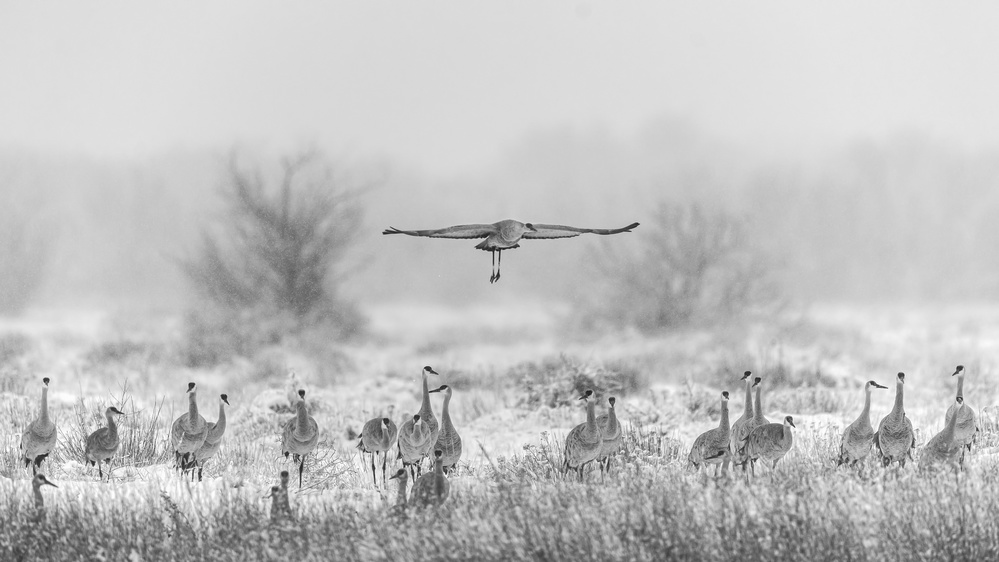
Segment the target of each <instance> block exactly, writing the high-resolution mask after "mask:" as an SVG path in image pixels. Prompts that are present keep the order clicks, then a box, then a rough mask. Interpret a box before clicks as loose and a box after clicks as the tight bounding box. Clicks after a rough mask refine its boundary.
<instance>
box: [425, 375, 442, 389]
mask: <svg viewBox="0 0 999 562" xmlns="http://www.w3.org/2000/svg"><path fill="white" fill-rule="evenodd" d="M434 374H437V373H434ZM442 390H444V387H443V386H442V387H439V388H435V389H433V390H430V391H428V392H440V391H442Z"/></svg>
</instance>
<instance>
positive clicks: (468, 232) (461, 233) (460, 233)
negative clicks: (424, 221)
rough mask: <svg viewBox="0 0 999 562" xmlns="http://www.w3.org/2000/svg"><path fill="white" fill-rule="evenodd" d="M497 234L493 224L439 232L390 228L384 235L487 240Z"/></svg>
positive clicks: (384, 231)
mask: <svg viewBox="0 0 999 562" xmlns="http://www.w3.org/2000/svg"><path fill="white" fill-rule="evenodd" d="M495 232H496V226H495V225H492V224H459V225H457V226H449V227H447V228H438V229H437V230H399V229H398V228H395V227H394V226H393V227H389V228H386V229H385V230H383V231H382V234H406V235H408V236H428V237H430V238H485V237H487V236H489V235H490V234H494V233H495Z"/></svg>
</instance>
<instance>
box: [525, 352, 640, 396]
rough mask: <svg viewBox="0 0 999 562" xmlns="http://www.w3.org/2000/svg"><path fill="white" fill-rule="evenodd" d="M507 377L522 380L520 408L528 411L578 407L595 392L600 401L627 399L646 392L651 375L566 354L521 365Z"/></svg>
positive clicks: (624, 366)
mask: <svg viewBox="0 0 999 562" xmlns="http://www.w3.org/2000/svg"><path fill="white" fill-rule="evenodd" d="M507 378H512V379H514V380H518V381H521V383H522V386H524V388H525V394H524V396H523V397H522V399H521V401H520V405H521V406H523V407H526V408H531V409H534V408H539V407H548V408H559V407H563V406H570V405H572V404H576V403H577V402H576V401H577V400H578V399H579V397H580V396H581V395H582V394H583V393H584V392H586V390H588V389H592V390H593V391H594V392H595V393H596V395H597V398H598V399H599V400H605V399H607V398H609V397H610V396H625V395H628V394H633V393H636V392H639V391H642V390H645V389H647V388H648V386H649V380H648V376H647V375H646V374H645V373H643V372H641V371H639V370H638V369H635V368H632V367H628V366H626V365H624V364H618V365H613V366H612V365H607V366H601V365H594V364H590V363H585V362H580V361H578V360H576V359H573V358H571V357H568V356H566V355H564V354H563V355H560V356H559V357H558V358H557V359H556V358H549V359H546V360H544V361H542V362H541V363H533V362H531V363H522V364H520V365H517V366H515V367H513V368H512V369H511V370H510V372H509V374H508V376H507Z"/></svg>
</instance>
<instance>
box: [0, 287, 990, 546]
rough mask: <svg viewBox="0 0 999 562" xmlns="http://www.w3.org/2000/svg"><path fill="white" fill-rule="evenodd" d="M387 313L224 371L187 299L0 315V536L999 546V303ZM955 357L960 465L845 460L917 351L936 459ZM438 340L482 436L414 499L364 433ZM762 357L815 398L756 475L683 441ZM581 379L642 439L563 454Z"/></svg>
mask: <svg viewBox="0 0 999 562" xmlns="http://www.w3.org/2000/svg"><path fill="white" fill-rule="evenodd" d="M369 312H370V314H371V317H372V322H371V325H370V331H371V336H370V337H369V338H367V339H365V340H364V341H363V342H360V343H356V344H346V345H336V346H334V345H331V346H329V348H328V349H327V350H326V352H325V353H322V354H316V353H315V352H314V351H311V352H306V351H304V350H303V348H299V347H298V346H296V345H293V344H284V345H282V346H280V347H274V348H272V349H265V350H262V351H261V352H260V353H258V354H257V355H256V356H255V357H254V358H253V359H252V360H240V361H236V362H232V363H229V364H226V365H225V366H224V367H220V368H216V369H212V370H207V369H192V368H187V367H184V366H182V365H181V364H179V362H178V361H176V359H175V354H174V353H173V349H172V346H173V345H174V344H173V342H174V341H175V339H176V338H177V330H178V319H176V318H173V317H170V316H159V315H155V314H150V315H148V316H147V317H143V318H134V317H129V316H124V315H116V314H113V313H98V312H89V311H82V312H81V311H76V312H74V311H33V312H31V313H30V314H28V315H26V316H25V317H23V318H22V319H19V320H17V321H5V322H4V323H2V324H0V393H2V396H3V400H2V409H0V427H2V428H3V436H2V437H3V441H2V458H0V501H2V504H3V505H2V506H0V529H2V530H0V559H3V560H31V559H94V560H97V559H108V560H123V559H131V560H159V559H176V560H189V559H190V560H200V559H209V560H228V559H233V560H234V559H243V560H254V559H276V558H278V559H279V558H285V557H287V558H289V559H291V558H292V557H295V558H301V559H316V560H325V559H337V560H399V559H404V558H405V559H477V560H488V559H493V560H507V559H529V560H556V559H560V560H585V559H593V560H641V559H664V558H665V559H729V558H732V557H736V556H747V557H749V558H771V559H787V560H791V559H800V560H819V559H837V560H842V559H848V558H852V559H868V558H869V559H896V558H906V559H920V558H923V559H941V558H951V559H953V558H965V557H971V556H975V555H977V554H978V553H980V552H988V551H989V549H993V550H991V551H992V552H994V549H996V548H999V539H997V538H996V537H999V523H996V521H995V519H994V518H993V517H991V515H990V514H992V513H995V511H996V509H997V508H999V493H997V492H996V491H995V484H996V474H997V471H996V469H997V468H999V460H997V458H996V453H995V452H996V451H997V450H999V448H997V446H999V437H997V433H996V428H995V426H994V424H993V420H994V419H995V416H994V413H995V408H994V406H993V405H994V404H996V401H997V397H996V392H995V389H996V388H997V385H996V382H997V377H999V372H997V366H996V364H995V358H996V357H999V310H997V309H994V308H987V307H975V306H968V307H949V308H946V309H930V308H925V309H920V310H914V309H905V308H877V307H858V306H853V307H831V306H830V307H814V308H812V309H810V310H807V311H799V312H797V313H795V314H787V315H786V316H784V317H782V318H780V319H775V320H773V322H772V323H769V324H764V323H757V324H753V325H750V326H741V327H728V328H716V329H710V330H707V329H705V330H701V331H697V330H692V331H686V332H683V333H677V334H673V335H668V336H661V337H656V338H652V337H647V336H641V335H638V334H636V333H616V334H609V335H605V336H602V337H599V338H592V337H591V338H589V339H581V338H579V337H571V336H568V335H566V336H560V335H559V334H563V333H566V330H563V329H562V327H563V324H562V320H561V318H562V315H563V314H564V313H565V311H564V310H561V309H557V308H550V307H545V306H524V305H517V304H511V305H510V306H504V307H502V308H489V307H474V306H473V307H470V308H466V309H462V310H450V309H445V308H442V307H432V306H412V305H393V306H389V305H383V306H380V307H378V308H375V309H372V310H370V311H369ZM957 364H963V365H965V366H966V368H967V371H968V376H967V382H966V387H965V390H964V396H965V398H966V401H967V403H968V404H969V405H971V406H972V407H973V408H975V409H976V410H977V411H978V412H979V414H980V416H981V419H980V426H981V428H982V433H981V435H980V437H979V439H978V442H977V444H976V446H975V449H974V452H973V454H971V455H970V456H969V457H968V460H967V462H966V470H965V471H964V472H962V473H961V474H959V475H955V474H954V473H953V472H944V473H940V474H936V475H924V474H919V473H917V471H916V469H915V466H914V465H915V463H911V464H910V465H909V466H908V467H907V468H905V469H904V470H902V471H901V472H896V471H895V470H894V469H892V470H889V471H884V470H882V469H881V468H879V467H877V466H875V464H874V463H873V462H871V463H869V464H868V465H867V466H866V467H864V468H863V470H862V473H861V474H858V473H857V472H856V471H851V470H847V469H845V468H836V462H835V459H836V456H837V454H838V448H839V441H840V435H841V432H842V430H843V427H844V426H845V425H846V424H848V423H850V422H851V421H853V420H854V419H855V418H856V416H857V415H858V413H859V412H860V409H861V407H862V401H863V390H862V387H863V383H864V382H865V381H867V380H869V379H874V380H876V381H878V382H880V383H881V384H884V385H886V386H889V390H886V391H879V392H878V393H876V394H875V396H874V398H873V407H872V415H871V417H872V419H873V422H874V424H875V425H877V421H878V420H879V419H880V418H881V417H882V416H884V415H885V414H886V413H887V412H888V411H889V410H890V409H891V405H892V402H893V397H894V375H895V373H896V372H898V371H904V372H905V373H906V376H907V379H906V380H907V385H906V413H907V414H908V416H909V418H910V419H911V420H912V422H913V424H914V426H915V427H916V431H917V437H916V441H917V451H916V453H915V457H916V459H918V458H919V453H920V451H919V449H918V447H920V446H922V445H923V444H924V443H925V442H926V441H927V440H928V439H929V438H930V437H931V436H932V435H934V434H935V433H937V432H938V431H940V430H941V429H942V427H943V414H944V412H945V411H946V408H947V407H948V405H949V404H951V403H952V401H953V397H954V393H955V384H954V379H952V377H950V374H951V373H952V372H953V368H954V366H955V365H957ZM424 365H431V366H433V367H434V369H436V370H437V371H438V372H439V373H440V377H439V380H434V381H432V382H431V384H432V385H436V384H447V385H450V386H451V387H452V388H453V389H454V397H453V399H452V402H451V415H452V418H453V420H454V424H455V426H456V428H457V430H458V432H459V433H460V434H461V436H462V439H463V441H464V451H463V455H462V458H461V461H460V463H459V468H458V471H457V474H456V475H453V476H452V477H451V479H450V480H451V482H452V487H451V495H450V497H449V498H448V500H447V502H446V503H445V504H444V505H443V506H442V507H441V508H434V509H426V510H413V509H411V510H409V511H408V512H407V513H408V517H405V518H400V517H397V516H390V513H391V508H392V506H393V504H394V503H395V501H396V487H395V483H394V482H393V481H390V482H389V486H388V488H387V489H385V488H382V487H381V486H380V484H381V474H379V475H378V478H379V486H374V485H372V481H371V474H370V468H369V465H368V463H369V462H370V461H369V460H368V459H367V457H365V458H362V457H361V455H360V454H359V452H358V450H357V448H356V445H357V439H356V436H357V433H358V432H359V431H360V429H361V426H362V425H363V424H364V422H365V421H367V420H368V419H371V418H374V417H380V416H390V417H391V418H392V419H393V420H395V421H396V422H397V423H399V424H401V422H402V420H404V419H406V418H407V416H410V415H412V414H413V413H415V412H416V411H417V410H418V409H419V407H420V401H421V386H420V385H421V371H422V368H423V366H424ZM747 369H748V370H752V371H753V372H754V373H755V374H756V375H759V376H761V377H763V379H764V388H765V391H764V410H765V412H766V416H767V417H768V418H769V419H770V420H779V419H781V418H782V417H783V416H785V415H793V416H794V420H795V423H796V426H797V429H796V430H795V432H794V444H793V446H792V449H791V451H790V452H789V453H788V455H787V456H786V457H785V458H784V459H783V460H781V461H780V463H779V464H778V466H777V470H776V472H772V471H770V470H769V469H768V468H763V469H760V467H759V466H758V467H757V469H758V470H757V473H758V475H757V477H756V478H755V479H748V478H746V477H745V476H743V475H742V474H741V473H737V474H734V475H728V476H727V477H724V478H719V479H716V478H714V477H713V469H712V470H709V471H708V472H707V473H705V472H697V471H695V470H693V469H691V468H690V466H689V463H688V462H687V460H686V456H687V452H688V451H689V449H690V445H691V443H692V442H693V440H694V438H695V437H696V436H697V435H698V434H700V433H701V432H703V431H706V430H708V429H710V428H712V427H715V426H717V424H718V416H719V403H718V395H719V393H720V391H721V390H729V391H730V392H731V393H732V402H731V417H732V420H734V419H735V418H736V417H738V416H739V415H740V413H741V411H742V396H743V394H742V388H743V387H742V385H741V383H740V382H739V376H740V375H741V373H742V371H744V370H747ZM43 377H50V378H51V380H52V382H51V385H50V391H49V395H48V398H49V408H50V411H51V415H52V417H53V419H54V420H55V422H56V423H57V426H58V428H59V444H58V446H57V448H56V450H55V451H54V452H53V454H52V455H51V456H50V457H49V459H47V460H46V461H45V462H44V463H43V465H42V471H43V472H44V473H45V474H46V476H47V477H48V478H49V479H50V480H52V481H53V482H54V483H56V484H57V485H58V488H49V487H46V488H44V489H43V490H42V492H43V496H44V499H45V508H44V510H45V519H44V521H43V522H38V521H37V520H36V519H35V513H34V507H33V502H32V495H31V494H32V492H31V481H30V480H31V471H30V469H25V468H24V467H23V466H22V465H21V464H20V463H19V461H18V456H19V455H18V444H19V442H20V436H21V432H22V431H23V429H24V427H25V426H26V424H27V423H28V421H30V419H33V417H35V416H37V413H38V410H39V398H40V395H41V386H42V385H41V379H42V378H43ZM189 381H191V382H196V383H197V385H198V387H197V388H198V393H197V397H198V403H199V407H200V409H201V413H202V414H203V415H204V416H205V417H206V419H208V420H209V421H214V420H215V418H216V417H217V411H218V407H219V398H218V397H219V394H221V393H226V394H227V395H228V397H229V402H230V404H231V406H230V407H228V408H227V410H226V413H227V419H228V428H227V432H226V434H225V437H224V440H223V445H222V449H221V451H220V453H219V454H218V455H217V456H216V457H215V458H214V459H212V460H210V461H208V463H206V465H205V467H204V478H203V480H202V481H201V482H197V481H195V482H191V481H190V479H189V478H182V477H181V476H180V475H179V474H178V473H177V471H176V470H174V469H173V467H172V462H173V454H172V451H170V450H169V447H170V445H169V430H170V424H171V423H172V422H173V420H174V419H175V418H176V417H177V416H179V415H180V414H181V413H183V412H185V411H186V408H187V396H186V394H185V390H186V389H187V383H188V382H189ZM298 388H303V389H305V390H306V392H307V404H308V406H309V408H310V414H311V415H313V416H314V417H315V418H316V419H317V421H318V423H319V427H320V443H319V447H318V453H317V454H316V455H315V456H311V457H309V458H308V460H307V462H306V464H305V474H304V481H303V485H302V487H301V488H299V487H298V486H297V482H293V486H292V493H291V506H292V510H293V512H294V513H295V515H296V518H295V520H294V522H293V523H291V524H284V525H272V524H271V523H270V517H269V511H270V506H271V499H270V498H269V497H267V496H268V492H269V491H270V488H271V486H272V485H274V484H276V483H277V480H278V473H279V472H280V471H281V470H284V469H288V470H291V471H293V472H294V470H295V468H296V467H295V466H293V465H292V463H291V462H289V461H286V460H285V459H284V458H283V457H282V456H281V455H280V444H279V440H280V432H281V427H282V425H283V423H284V422H285V421H286V420H287V419H289V418H290V417H291V416H292V412H293V410H292V406H293V398H292V397H293V396H294V393H295V391H296V390H297V389H298ZM585 388H594V389H595V390H596V391H597V393H598V395H600V402H599V404H600V406H599V407H598V409H597V413H598V415H599V414H601V413H604V411H605V407H606V398H607V397H608V396H609V395H612V394H613V395H615V396H616V397H617V412H618V416H619V418H620V419H621V421H622V423H623V424H624V428H625V447H624V450H623V451H622V452H621V453H620V454H619V455H618V457H617V459H616V460H615V465H614V468H613V470H612V472H611V474H610V476H608V477H606V478H601V475H600V473H599V471H598V470H597V469H596V467H595V466H594V467H592V470H591V471H589V472H588V473H587V474H586V476H585V479H584V481H583V482H578V481H576V479H575V478H574V477H572V476H569V477H564V476H563V475H562V474H561V472H560V470H559V468H560V465H561V458H562V446H563V444H562V443H563V441H562V440H563V439H564V436H565V435H566V434H567V433H568V431H569V430H570V429H571V428H572V427H573V426H574V425H576V424H578V423H581V422H582V421H583V420H584V417H585V411H584V409H583V407H582V403H581V402H579V401H577V400H575V398H576V396H578V393H579V392H581V391H582V390H583V389H585ZM431 396H432V397H433V400H432V403H433V407H434V410H435V413H436V414H437V415H438V416H439V415H440V408H441V400H442V399H441V398H439V396H440V395H438V394H434V395H431ZM111 405H114V406H116V407H119V408H121V409H122V410H123V411H125V413H126V415H125V416H124V417H123V418H122V421H121V430H120V431H121V438H122V447H121V449H120V454H119V455H118V457H117V458H116V459H115V461H114V468H113V471H112V476H111V479H110V482H107V483H100V482H98V477H97V474H96V470H95V469H94V468H91V467H87V466H84V464H83V462H82V458H81V456H80V451H81V450H82V442H83V439H84V437H85V436H86V435H87V434H89V433H90V432H92V431H94V430H96V429H97V428H98V427H100V425H99V424H103V411H104V409H105V408H106V407H108V406H111ZM394 461H395V459H394V458H393V457H392V456H390V458H389V474H391V473H392V472H394V470H395V469H396V468H398V464H396V463H395V462H394ZM379 472H380V467H379Z"/></svg>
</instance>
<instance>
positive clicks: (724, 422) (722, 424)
mask: <svg viewBox="0 0 999 562" xmlns="http://www.w3.org/2000/svg"><path fill="white" fill-rule="evenodd" d="M721 410H722V411H721V420H720V421H719V422H718V427H719V428H721V429H728V400H722V405H721Z"/></svg>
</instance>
